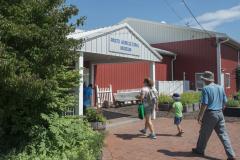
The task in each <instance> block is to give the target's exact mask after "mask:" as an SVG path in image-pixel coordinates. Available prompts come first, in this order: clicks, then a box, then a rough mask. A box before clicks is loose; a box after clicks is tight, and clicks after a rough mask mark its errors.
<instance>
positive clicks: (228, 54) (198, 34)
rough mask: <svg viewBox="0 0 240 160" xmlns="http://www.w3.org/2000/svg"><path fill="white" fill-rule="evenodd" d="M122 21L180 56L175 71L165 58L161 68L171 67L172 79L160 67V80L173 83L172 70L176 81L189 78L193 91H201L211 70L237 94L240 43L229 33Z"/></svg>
mask: <svg viewBox="0 0 240 160" xmlns="http://www.w3.org/2000/svg"><path fill="white" fill-rule="evenodd" d="M122 22H124V23H128V24H129V25H130V26H131V27H132V28H133V29H134V30H135V31H136V32H138V33H139V34H140V35H141V36H142V37H143V38H144V39H145V40H146V41H147V42H148V43H149V44H151V45H152V46H153V47H155V48H159V49H164V50H168V51H171V52H174V53H176V55H177V56H176V60H174V65H173V68H171V67H172V66H171V63H170V62H171V61H172V60H173V57H171V58H170V59H169V57H166V56H164V55H163V64H159V65H160V66H161V67H162V66H164V67H166V68H167V69H165V70H166V71H167V75H168V76H162V75H164V74H165V73H164V72H162V71H163V70H164V68H161V67H159V68H156V74H158V75H161V76H159V77H158V80H170V76H169V72H170V71H171V70H172V71H173V73H172V74H173V77H174V80H183V79H186V80H189V81H190V87H191V89H194V90H195V89H201V88H202V82H201V80H200V76H201V74H202V72H203V71H205V70H209V71H212V72H213V73H214V74H215V79H216V82H217V83H219V84H221V85H223V86H224V87H225V90H226V92H227V94H228V95H231V94H234V93H236V92H237V84H236V83H237V81H236V68H237V66H238V64H239V50H240V43H238V42H237V41H235V40H233V39H232V38H230V37H229V36H227V35H226V34H223V33H216V32H211V31H207V32H206V31H203V30H200V29H195V28H190V27H182V26H175V25H169V24H164V23H158V22H151V21H146V20H140V19H134V18H126V19H125V20H123V21H122ZM156 66H158V65H156ZM158 72H162V73H158Z"/></svg>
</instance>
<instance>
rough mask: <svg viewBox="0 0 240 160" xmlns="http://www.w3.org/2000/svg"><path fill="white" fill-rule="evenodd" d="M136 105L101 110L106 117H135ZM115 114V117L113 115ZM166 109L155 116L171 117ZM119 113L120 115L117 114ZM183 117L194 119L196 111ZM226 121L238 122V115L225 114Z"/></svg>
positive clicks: (239, 120)
mask: <svg viewBox="0 0 240 160" xmlns="http://www.w3.org/2000/svg"><path fill="white" fill-rule="evenodd" d="M137 107H138V106H137V105H125V106H122V107H115V108H102V110H103V112H105V114H106V116H107V117H111V119H114V118H120V117H137V116H138V112H137ZM113 113H114V114H116V117H114V115H113ZM167 113H168V112H167V111H157V117H165V118H173V117H174V114H169V115H167ZM119 115H121V116H119ZM183 115H184V119H196V117H197V115H198V111H195V112H191V113H183ZM225 120H226V122H240V117H227V116H225Z"/></svg>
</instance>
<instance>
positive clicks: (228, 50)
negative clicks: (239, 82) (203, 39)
mask: <svg viewBox="0 0 240 160" xmlns="http://www.w3.org/2000/svg"><path fill="white" fill-rule="evenodd" d="M221 52H222V53H221V55H222V71H223V73H230V78H231V82H230V86H231V87H230V88H225V90H226V93H227V95H232V94H234V93H236V92H237V86H236V68H237V63H238V62H237V61H238V53H237V50H235V49H234V48H232V47H230V46H227V45H225V44H222V46H221Z"/></svg>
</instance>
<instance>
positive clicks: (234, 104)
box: [226, 99, 240, 107]
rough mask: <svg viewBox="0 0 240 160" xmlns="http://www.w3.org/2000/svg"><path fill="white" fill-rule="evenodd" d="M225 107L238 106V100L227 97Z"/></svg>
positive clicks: (239, 103)
mask: <svg viewBox="0 0 240 160" xmlns="http://www.w3.org/2000/svg"><path fill="white" fill-rule="evenodd" d="M226 106H227V107H240V102H239V101H237V100H234V99H229V100H228V101H227V104H226Z"/></svg>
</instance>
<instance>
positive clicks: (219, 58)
mask: <svg viewBox="0 0 240 160" xmlns="http://www.w3.org/2000/svg"><path fill="white" fill-rule="evenodd" d="M228 41H229V38H227V39H225V40H222V41H220V38H219V37H216V43H217V82H218V84H219V85H221V73H222V62H221V44H223V43H226V42H228Z"/></svg>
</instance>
